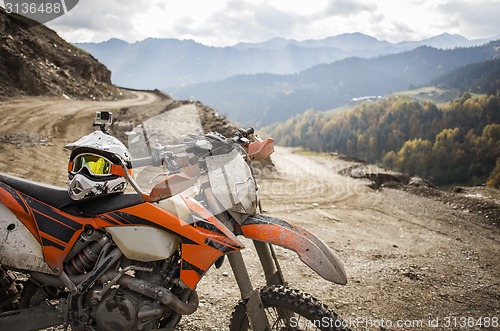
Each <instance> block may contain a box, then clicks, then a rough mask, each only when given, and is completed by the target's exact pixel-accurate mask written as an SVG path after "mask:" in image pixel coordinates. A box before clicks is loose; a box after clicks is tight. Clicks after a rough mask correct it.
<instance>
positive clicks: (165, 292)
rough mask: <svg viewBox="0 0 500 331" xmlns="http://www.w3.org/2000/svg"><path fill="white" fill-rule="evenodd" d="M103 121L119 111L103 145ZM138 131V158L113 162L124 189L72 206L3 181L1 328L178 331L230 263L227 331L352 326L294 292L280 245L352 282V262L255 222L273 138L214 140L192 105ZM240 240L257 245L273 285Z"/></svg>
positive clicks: (133, 137) (62, 192) (296, 231)
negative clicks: (208, 283)
mask: <svg viewBox="0 0 500 331" xmlns="http://www.w3.org/2000/svg"><path fill="white" fill-rule="evenodd" d="M106 123H111V114H110V113H108V112H101V113H99V116H98V117H97V124H98V125H99V126H100V127H101V131H102V132H101V131H99V130H97V131H96V132H98V133H99V134H100V136H99V137H100V138H99V139H101V138H103V137H104V138H103V139H107V138H106V136H107V133H103V132H105V128H106ZM127 135H128V151H129V152H130V154H131V157H130V160H128V161H127V160H123V159H120V162H121V164H118V165H116V164H115V165H113V167H114V169H115V170H117V169H118V170H117V173H118V174H119V176H121V177H122V178H125V179H126V181H127V182H128V183H129V184H130V186H131V188H130V187H129V189H128V190H127V191H126V192H122V193H118V194H109V195H106V196H105V197H96V198H93V199H85V200H81V201H75V200H72V199H71V198H70V197H69V195H68V189H67V188H61V187H55V186H50V185H46V184H43V183H38V182H34V181H30V180H26V179H21V178H17V177H13V176H10V175H7V174H0V238H1V243H0V245H1V246H0V263H1V267H0V311H3V313H1V314H0V330H12V328H13V326H15V329H16V330H33V329H42V328H47V327H50V326H56V325H63V326H64V327H65V328H67V327H68V326H70V327H71V330H73V331H76V330H86V331H90V330H106V331H107V330H154V329H162V330H173V329H174V328H175V327H176V326H177V325H178V324H179V322H180V319H181V317H182V315H188V314H192V313H194V312H195V311H196V310H197V309H198V307H199V299H198V295H197V292H196V287H197V285H198V283H199V281H200V279H201V278H202V277H203V276H204V275H205V273H206V272H207V271H208V270H209V269H210V268H211V267H212V266H215V267H216V268H218V267H220V266H221V264H222V263H223V261H224V258H225V257H227V259H228V260H229V263H230V266H231V268H232V271H233V273H234V278H235V280H236V283H237V285H238V287H239V290H240V292H241V301H240V302H239V303H238V304H237V305H236V308H235V310H234V312H233V314H232V318H231V321H230V326H229V328H230V330H248V329H253V330H298V329H307V328H309V327H310V328H319V329H322V330H340V329H343V323H342V321H341V320H340V319H339V317H338V316H337V314H336V313H335V312H333V311H332V310H330V309H328V308H327V306H325V305H324V304H322V303H321V302H320V301H319V300H317V299H315V298H314V297H312V296H310V295H308V294H305V293H304V292H302V291H300V290H294V289H291V288H289V287H288V286H287V285H286V284H287V283H286V282H285V280H284V278H283V273H282V272H281V268H280V265H279V263H278V259H277V255H276V254H275V251H274V245H278V246H281V247H284V248H285V249H290V250H292V251H294V252H296V253H297V254H298V257H299V258H300V260H302V261H303V262H304V263H305V264H306V265H308V266H309V267H310V268H311V269H312V270H314V271H315V272H316V273H318V274H319V275H320V276H321V277H323V278H324V279H326V280H328V281H330V282H334V283H338V284H345V283H346V281H347V280H346V274H345V271H344V268H343V265H342V263H341V261H340V260H339V259H338V258H337V256H336V255H335V254H334V252H333V251H332V250H331V249H330V248H329V247H328V246H327V245H326V244H325V243H324V242H323V241H321V240H320V239H318V238H317V237H316V236H315V235H313V234H312V233H310V232H309V231H307V230H305V229H303V228H301V227H298V226H295V225H292V224H290V223H288V222H286V221H284V220H280V219H277V218H274V217H271V216H269V215H264V214H262V213H258V212H257V210H258V196H257V191H258V188H257V184H256V181H255V178H254V175H253V172H252V168H251V163H252V162H253V161H255V160H261V159H264V158H266V157H268V156H269V155H270V154H271V153H272V152H273V141H272V139H270V138H268V139H266V140H260V139H255V135H254V134H253V130H243V129H242V130H239V131H238V132H237V133H236V134H235V136H234V137H233V138H226V137H224V136H222V135H221V134H219V133H216V132H209V133H204V132H203V131H202V129H201V124H200V121H199V118H198V109H197V106H196V105H193V104H189V105H184V106H182V107H179V108H177V109H173V110H169V111H165V112H164V113H162V114H160V115H158V116H156V117H154V118H152V119H149V120H147V121H145V122H144V123H142V124H140V125H138V126H137V127H135V128H134V129H133V130H131V131H129V132H127ZM82 139H83V138H82ZM73 167H74V165H73ZM237 236H243V237H245V238H249V239H250V240H251V241H252V243H253V245H254V246H255V249H256V252H257V253H258V257H259V259H260V262H261V265H262V269H263V272H264V275H265V279H266V284H267V285H266V286H264V287H263V288H260V289H256V288H254V287H253V285H252V283H251V281H250V277H249V273H248V270H247V267H246V266H245V261H244V259H243V256H242V254H241V250H243V249H244V248H245V247H244V245H243V243H242V242H241V241H240V240H239V239H238V237H237Z"/></svg>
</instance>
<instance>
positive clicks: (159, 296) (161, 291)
mask: <svg viewBox="0 0 500 331" xmlns="http://www.w3.org/2000/svg"><path fill="white" fill-rule="evenodd" d="M117 283H118V284H120V285H122V286H125V287H127V288H129V289H131V290H132V291H135V292H137V293H140V294H142V295H145V296H147V297H150V298H152V299H155V300H158V301H160V302H161V303H162V304H164V305H165V306H167V307H168V308H170V309H172V310H173V311H175V312H176V313H178V314H181V315H190V314H192V313H194V312H195V311H196V310H197V309H198V307H199V299H198V294H197V293H196V291H195V290H193V291H192V292H191V295H190V296H189V299H188V302H183V301H181V300H180V299H179V298H178V297H176V296H175V295H173V294H172V292H170V290H168V289H166V288H164V287H163V286H159V285H155V284H151V283H148V282H145V281H143V280H140V279H136V278H134V277H131V276H128V275H123V276H122V277H120V279H118V281H117Z"/></svg>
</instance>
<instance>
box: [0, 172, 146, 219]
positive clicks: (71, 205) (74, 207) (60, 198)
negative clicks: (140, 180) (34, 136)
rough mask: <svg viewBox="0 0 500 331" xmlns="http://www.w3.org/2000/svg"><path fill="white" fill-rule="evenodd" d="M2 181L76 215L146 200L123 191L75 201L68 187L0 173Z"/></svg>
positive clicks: (106, 210) (86, 214)
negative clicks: (103, 196) (102, 196)
mask: <svg viewBox="0 0 500 331" xmlns="http://www.w3.org/2000/svg"><path fill="white" fill-rule="evenodd" d="M0 183H4V184H5V185H7V186H9V187H11V188H13V189H15V190H17V191H19V192H21V193H24V194H26V195H28V196H30V197H31V198H33V199H36V200H38V201H41V202H43V203H45V204H47V205H50V206H52V207H54V208H57V209H60V210H62V211H64V212H67V213H68V214H72V215H75V216H87V217H92V216H94V215H99V214H103V213H106V212H109V211H113V210H118V209H122V208H126V207H130V206H134V205H137V204H140V203H142V202H144V200H143V199H142V197H141V196H139V195H138V194H136V193H121V194H115V195H109V196H106V197H105V198H101V199H99V198H96V199H89V200H82V201H74V200H72V199H71V198H70V196H69V194H68V190H67V188H64V187H58V186H53V185H49V184H45V183H40V182H35V181H32V180H28V179H24V178H19V177H16V176H12V175H7V174H5V173H0Z"/></svg>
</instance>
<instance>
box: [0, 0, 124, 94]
mask: <svg viewBox="0 0 500 331" xmlns="http://www.w3.org/2000/svg"><path fill="white" fill-rule="evenodd" d="M37 24H38V23H36V22H34V21H32V20H30V19H27V18H25V17H22V16H19V15H16V14H7V13H6V12H5V10H4V9H3V8H0V98H1V97H19V96H63V97H65V98H74V99H90V100H111V99H116V98H117V97H119V96H120V92H119V91H118V90H117V89H116V88H115V87H114V86H113V85H112V83H111V72H110V71H109V70H108V69H107V68H106V67H105V66H104V65H103V64H101V63H99V62H98V61H97V60H96V59H95V58H94V57H92V56H91V55H90V54H88V53H86V52H85V51H82V50H81V49H78V48H76V47H74V46H72V45H70V44H69V43H67V42H66V41H64V40H63V39H61V38H60V37H59V36H58V35H57V33H55V32H54V31H52V30H50V29H48V28H47V27H45V26H40V25H38V26H37Z"/></svg>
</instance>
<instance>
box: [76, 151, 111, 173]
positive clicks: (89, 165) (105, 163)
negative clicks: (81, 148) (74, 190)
mask: <svg viewBox="0 0 500 331" xmlns="http://www.w3.org/2000/svg"><path fill="white" fill-rule="evenodd" d="M112 164H113V163H112V162H111V161H109V160H108V159H106V158H104V157H102V156H100V155H95V154H80V155H77V156H76V157H75V159H74V161H73V168H72V169H71V172H73V173H78V172H80V171H81V170H82V169H84V168H86V169H87V170H88V171H89V172H90V174H92V175H94V176H106V175H109V174H111V165H112Z"/></svg>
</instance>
